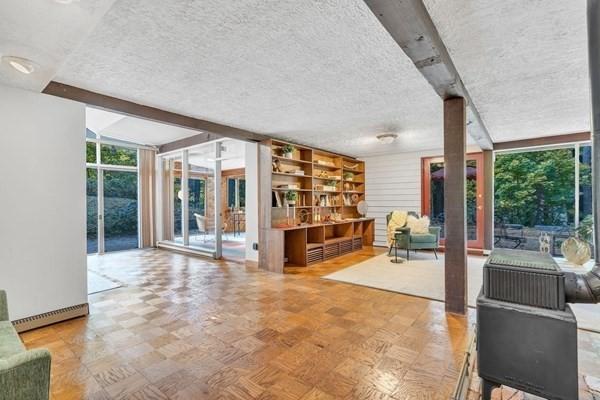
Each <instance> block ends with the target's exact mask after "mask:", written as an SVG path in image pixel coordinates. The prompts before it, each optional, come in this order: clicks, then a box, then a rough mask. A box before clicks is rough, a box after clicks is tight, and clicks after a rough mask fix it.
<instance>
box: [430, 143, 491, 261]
mask: <svg viewBox="0 0 600 400" xmlns="http://www.w3.org/2000/svg"><path fill="white" fill-rule="evenodd" d="M465 161H475V162H476V163H477V173H476V177H475V179H476V185H477V186H476V187H477V189H476V218H477V222H476V225H475V231H476V235H477V239H475V240H467V247H468V248H470V249H483V246H484V238H483V236H484V232H485V208H484V207H485V198H484V185H485V182H484V179H485V171H484V163H483V153H482V152H478V153H467V154H466V156H465ZM439 162H442V163H443V162H444V157H443V156H435V157H422V158H421V215H430V214H431V208H430V200H431V164H432V163H439ZM466 167H467V166H466V162H465V173H466ZM490 184H491V183H490ZM465 202H466V198H465ZM465 211H466V210H465ZM444 243H445V240H444V239H443V238H440V245H441V246H444Z"/></svg>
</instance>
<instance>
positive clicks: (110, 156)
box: [86, 139, 139, 254]
mask: <svg viewBox="0 0 600 400" xmlns="http://www.w3.org/2000/svg"><path fill="white" fill-rule="evenodd" d="M86 161H87V251H88V254H89V253H104V252H108V251H116V250H127V249H134V248H137V247H138V246H139V239H138V231H139V229H138V224H139V221H138V171H137V149H134V148H130V147H124V146H118V145H114V144H105V143H101V141H99V140H97V139H88V142H87V143H86Z"/></svg>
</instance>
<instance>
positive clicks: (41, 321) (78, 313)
mask: <svg viewBox="0 0 600 400" xmlns="http://www.w3.org/2000/svg"><path fill="white" fill-rule="evenodd" d="M89 312H90V308H89V306H88V303H84V304H79V305H76V306H71V307H65V308H61V309H60V310H55V311H49V312H46V313H43V314H39V315H34V316H32V317H27V318H22V319H18V320H16V321H13V322H12V324H13V326H14V327H15V329H16V331H17V332H19V333H21V332H25V331H30V330H32V329H36V328H41V327H42V326H47V325H52V324H56V323H57V322H63V321H66V320H69V319H73V318H77V317H82V316H84V315H88V314H89Z"/></svg>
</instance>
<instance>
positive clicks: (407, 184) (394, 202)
mask: <svg viewBox="0 0 600 400" xmlns="http://www.w3.org/2000/svg"><path fill="white" fill-rule="evenodd" d="M440 154H443V150H441V149H440V150H437V151H436V150H430V151H419V152H411V153H397V154H387V155H382V156H374V157H366V158H365V159H364V160H365V169H366V174H365V179H366V181H367V182H366V185H365V186H366V188H365V192H366V193H365V197H366V200H367V203H368V204H369V212H368V215H369V217H373V218H375V243H374V244H375V246H386V222H385V216H386V215H387V214H388V213H390V212H391V211H393V210H406V211H415V212H417V213H419V214H420V213H421V157H429V156H438V155H440Z"/></svg>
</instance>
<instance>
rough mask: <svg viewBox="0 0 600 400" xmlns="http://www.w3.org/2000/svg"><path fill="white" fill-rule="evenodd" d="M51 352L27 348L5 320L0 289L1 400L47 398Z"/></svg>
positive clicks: (36, 399) (2, 295)
mask: <svg viewBox="0 0 600 400" xmlns="http://www.w3.org/2000/svg"><path fill="white" fill-rule="evenodd" d="M49 397H50V352H49V351H48V350H46V349H35V350H26V349H25V346H23V343H21V339H20V338H19V335H18V334H17V332H16V331H15V329H14V327H13V325H12V323H11V322H10V321H9V319H8V304H7V302H6V292H5V291H4V290H0V400H42V399H43V400H47V399H48V398H49Z"/></svg>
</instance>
